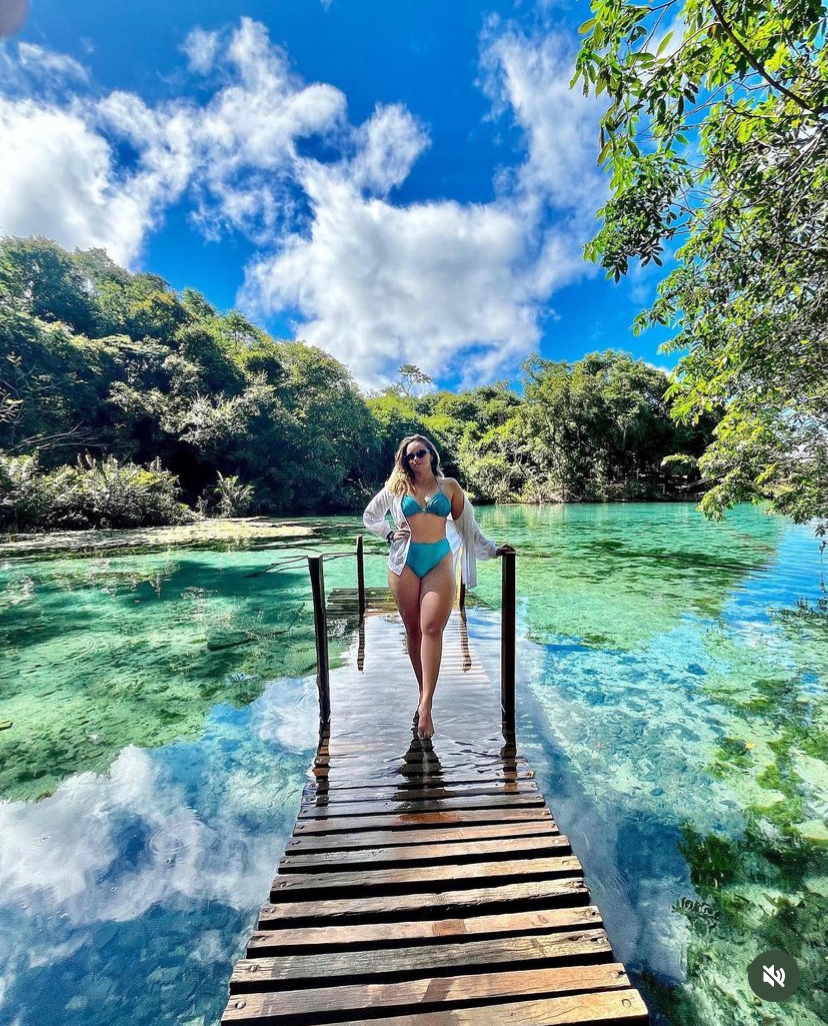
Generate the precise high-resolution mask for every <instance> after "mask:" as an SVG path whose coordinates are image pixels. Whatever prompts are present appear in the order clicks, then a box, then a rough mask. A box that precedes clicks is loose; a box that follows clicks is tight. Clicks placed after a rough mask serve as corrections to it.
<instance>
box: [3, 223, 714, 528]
mask: <svg viewBox="0 0 828 1026" xmlns="http://www.w3.org/2000/svg"><path fill="white" fill-rule="evenodd" d="M0 267H1V268H2V275H3V277H2V283H3V284H2V289H3V290H4V291H0V454H2V457H3V460H4V463H3V466H4V468H5V469H4V473H5V475H6V478H5V480H6V483H5V485H4V488H5V492H4V495H5V498H4V503H5V505H4V513H3V518H4V519H3V523H4V524H5V525H6V526H7V527H18V528H19V527H23V526H25V527H32V526H40V527H57V526H63V527H66V526H79V527H80V526H97V525H102V524H108V525H111V526H128V525H130V524H133V523H135V524H138V523H175V522H177V519H178V518H180V517H181V516H183V513H182V509H183V508H184V507H183V506H181V505H180V502H179V498H180V499H183V500H184V501H185V502H186V503H188V504H189V505H190V506H195V507H196V508H198V509H199V510H202V511H205V512H206V511H208V510H209V511H210V512H217V513H219V514H220V515H236V514H239V513H240V512H241V511H243V510H244V511H248V510H249V511H254V512H262V513H270V512H279V513H285V512H290V513H306V512H313V511H325V512H328V511H339V510H353V509H355V508H359V507H360V506H361V505H362V504H364V502H365V501H366V500H367V498H368V497H369V496H370V495H371V493H372V491H373V490H374V489H375V488H376V487H377V486H378V485H379V484H380V483H381V482H382V481H383V480H384V479H385V477H386V476H387V475H388V473H389V471H390V468H391V466H392V461H393V457H394V453H395V451H396V449H397V446H398V444H399V441H400V438H401V437H403V436H404V435H406V434H413V433H415V432H420V433H423V434H426V435H428V436H429V437H431V438H433V440H434V442H435V444H436V445H437V446H438V448H439V449H440V451H441V453H442V456H443V465H444V468H445V470H446V472H447V473H448V474H451V475H453V476H457V477H459V478H460V479H461V480H463V482H464V484H465V485H466V486H467V487H468V488H469V489H470V490H471V492H472V494H473V495H474V496H475V498H478V499H483V500H495V501H509V500H513V499H527V500H530V501H531V500H536V499H543V500H548V499H552V498H555V497H569V498H573V499H590V498H612V497H625V496H628V495H649V494H651V493H652V494H655V495H658V496H659V497H660V496H661V495H662V488H661V482H662V479H663V480H664V481H669V480H675V481H678V480H679V479H678V478H676V477H675V475H672V476H671V475H668V474H667V473H666V472H662V470H661V468H660V467H659V461H660V460H661V459H662V458H663V457H664V456H666V455H668V454H669V453H671V452H675V451H680V452H685V453H687V454H690V455H692V456H695V455H698V454H699V453H700V451H701V449H700V448H699V445H698V436H699V435H700V432H699V431H692V430H690V429H687V430H685V431H684V434H683V435H682V433H681V431H680V430H679V429H677V428H676V426H675V425H674V424H672V423H671V422H670V420H669V418H668V417H667V415H666V412H665V411H666V408H665V405H664V403H663V401H662V398H661V396H662V393H663V391H664V388H665V387H666V377H665V376H664V375H663V374H662V373H661V372H656V371H653V370H652V369H651V368H647V367H646V366H645V365H644V364H641V363H640V362H634V361H632V360H631V359H630V358H629V357H625V356H622V355H621V354H615V353H612V352H609V353H606V354H593V355H592V356H590V357H587V358H586V359H585V360H583V361H579V362H577V363H575V364H571V365H570V364H554V363H551V362H549V361H543V360H540V359H539V358H537V359H535V360H534V361H529V363H528V364H527V381H526V386H525V396H524V398H521V397H520V396H519V395H518V394H516V393H515V392H514V391H513V390H511V389H510V388H509V387H508V386H507V385H506V384H505V383H503V382H499V383H496V384H494V385H488V386H485V387H482V388H476V389H471V390H467V391H464V392H461V393H453V392H449V391H445V390H441V391H431V392H427V393H424V394H422V395H419V396H415V395H413V394H409V393H411V392H413V391H414V389H415V386H417V385H420V386H421V385H428V384H432V382H431V379H430V378H429V377H428V376H427V375H425V374H423V373H422V372H421V371H420V370H419V368H417V367H416V366H414V365H413V364H404V365H403V366H402V367H401V368H400V373H401V376H402V377H401V382H400V383H399V384H398V385H394V386H390V387H389V388H387V389H385V390H384V391H383V392H381V393H378V394H375V395H373V396H371V397H370V398H367V399H366V398H365V397H363V396H362V395H361V394H360V393H359V391H358V389H357V388H356V386H355V384H354V382H353V380H352V378H351V375H350V373H349V372H348V370H347V368H346V367H344V366H343V365H342V364H341V363H339V362H338V361H337V360H335V359H333V357H331V356H329V355H328V354H327V353H324V352H322V351H321V350H319V349H316V348H314V347H312V346H308V345H305V344H304V343H302V342H277V341H275V340H274V339H272V338H270V337H269V336H268V335H267V334H266V333H265V332H263V331H262V330H261V329H259V328H257V327H256V326H255V325H253V324H252V323H251V322H250V321H248V320H247V319H246V318H245V317H244V316H243V315H242V314H241V313H239V312H238V311H230V312H229V313H227V314H224V315H222V314H219V313H218V312H217V311H216V310H215V308H214V307H212V306H211V305H210V303H208V302H207V300H206V299H205V298H204V297H203V296H202V295H200V294H199V293H198V292H196V291H194V290H192V289H185V290H184V291H183V292H182V294H181V296H180V297H179V296H177V295H176V293H175V292H174V291H173V290H172V289H171V288H170V287H169V286H168V285H167V283H166V282H165V281H163V279H161V278H159V277H157V276H156V275H152V274H131V273H130V272H129V271H126V270H124V269H123V268H120V267H118V266H117V265H116V264H114V263H113V262H112V261H111V260H110V259H109V258H108V257H107V256H106V254H105V253H103V252H102V251H101V250H89V251H88V252H85V253H78V252H76V253H74V254H69V253H67V252H66V251H65V250H62V249H60V247H59V246H56V245H55V244H54V243H51V242H48V240H43V239H22V240H21V239H11V240H5V241H4V242H3V243H2V244H0ZM70 314H71V316H70ZM81 325H83V329H81ZM701 433H702V434H703V431H702V432H701ZM90 453H93V454H94V457H93V456H91V455H89V454H90ZM142 467H148V468H149V469H147V470H143V469H141V468H142ZM162 468H166V470H163V469H162ZM147 475H149V476H147ZM165 475H166V476H165ZM173 475H174V476H173ZM242 482H244V484H242ZM179 487H180V489H181V494H180V497H179V493H178V488H179Z"/></svg>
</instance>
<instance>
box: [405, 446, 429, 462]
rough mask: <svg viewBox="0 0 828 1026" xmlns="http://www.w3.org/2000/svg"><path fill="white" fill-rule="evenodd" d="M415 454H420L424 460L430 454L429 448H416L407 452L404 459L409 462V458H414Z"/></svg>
mask: <svg viewBox="0 0 828 1026" xmlns="http://www.w3.org/2000/svg"><path fill="white" fill-rule="evenodd" d="M415 456H419V458H420V459H421V460H424V459H425V458H426V456H428V449H415V450H414V452H407V453H406V454H405V456H403V461H404V462H405V463H408V461H409V460H413V459H414V457H415Z"/></svg>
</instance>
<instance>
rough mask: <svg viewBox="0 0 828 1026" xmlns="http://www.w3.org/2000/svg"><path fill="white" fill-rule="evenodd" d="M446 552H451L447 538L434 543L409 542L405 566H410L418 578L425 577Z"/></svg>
mask: <svg viewBox="0 0 828 1026" xmlns="http://www.w3.org/2000/svg"><path fill="white" fill-rule="evenodd" d="M448 552H451V546H450V545H449V543H448V538H441V539H440V541H436V542H409V543H408V558H407V559H406V561H405V565H406V566H410V567H411V569H412V570H413V571H414V573H415V574H416V575H417V576H418V577H425V575H426V574H427V573H428V572H429V570H433V569H434V567H435V566H437V564H438V563H439V562H440V560H441V559H442V558H443V557H444V556H445V555H446V553H448Z"/></svg>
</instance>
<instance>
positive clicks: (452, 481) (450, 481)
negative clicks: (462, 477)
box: [441, 477, 463, 494]
mask: <svg viewBox="0 0 828 1026" xmlns="http://www.w3.org/2000/svg"><path fill="white" fill-rule="evenodd" d="M441 484H442V485H443V487H444V488H448V490H449V491H450V492H454V493H455V494H457V493H458V492H462V491H463V486H462V485H461V484H460V482H459V481H458V480H456V478H453V477H444V478H443V479H442V481H441Z"/></svg>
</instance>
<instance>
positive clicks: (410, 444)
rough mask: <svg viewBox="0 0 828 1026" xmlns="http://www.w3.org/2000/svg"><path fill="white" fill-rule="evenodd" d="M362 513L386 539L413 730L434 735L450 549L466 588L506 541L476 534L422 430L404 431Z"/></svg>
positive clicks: (450, 593) (450, 595) (450, 587)
mask: <svg viewBox="0 0 828 1026" xmlns="http://www.w3.org/2000/svg"><path fill="white" fill-rule="evenodd" d="M387 513H390V514H391V517H392V519H393V521H394V529H393V530H392V529H390V528H389V526H388V522H387V520H386V519H385V517H386V514H387ZM449 517H450V518H451V519H449ZM362 520H363V523H364V524H365V526H366V527H367V528H368V530H369V531H371V532H372V534H376V535H377V536H378V537H380V538H383V539H385V541H387V542H388V544H389V545H390V546H391V550H390V552H389V555H388V586H389V588H390V589H391V591H392V593H393V595H394V600H395V602H396V603H397V609H398V610H399V611H400V616H401V617H402V620H403V623H404V624H405V630H406V634H407V636H408V655H409V657H410V659H411V663H412V665H413V667H414V673H415V675H416V677H417V683H418V684H419V687H420V704H419V706H418V708H417V713H416V715H415V717H414V718H415V720H416V721H417V734H418V736H419V737H421V738H429V737H431V736H432V735H433V734H434V723H433V721H432V718H431V705H432V700H433V698H434V689H435V687H436V686H437V676H438V674H439V673H440V661H441V659H442V655H443V630H444V629H445V626H446V623H447V622H448V618H449V614H450V612H451V606H452V602H453V600H454V589H455V577H454V561H455V558H456V556H457V553H458V551H459V550H460V547H461V546H462V549H463V560H462V568H461V572H462V580H463V582H464V583H465V585H466V586H467V587H469V588H473V587H474V586H475V584H476V583H477V570H476V566H477V564H476V557H477V556H480V558H481V559H490V558H492V557H493V556H500V555H502V554H503V553H504V552H511V551H512V547H511V546H510V545H497V544H496V543H495V542H493V541H491V540H490V539H489V538H486V537H485V536H484V535H483V534H482V533H481V531H480V528H479V527H478V525H477V521H476V520H475V518H474V509H473V508H472V504H471V503H470V502H469V500H468V497H467V496H466V494H465V492H464V491H463V489H462V488H461V487H460V485H459V484H458V483H457V481H455V480H454V478H452V477H444V476H443V471H442V469H441V468H440V456H439V454H438V452H437V450H436V449H435V448H434V445H433V444H432V443H431V442H430V441H429V440H428V439H427V438H426V437H425V436H424V435H409V436H408V437H407V438H404V439H403V440H402V442H400V446H399V448H398V449H397V454H396V456H395V457H394V469H393V470H392V472H391V476H390V477H389V478H388V480H387V481H386V483H385V486H384V487H383V488H382V489H381V490H380V491H379V492H377V494H376V495H375V496H374V497H373V499H371V501H370V502H369V503H368V506H367V507H366V509H365V513H364V514H363V517H362Z"/></svg>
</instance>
